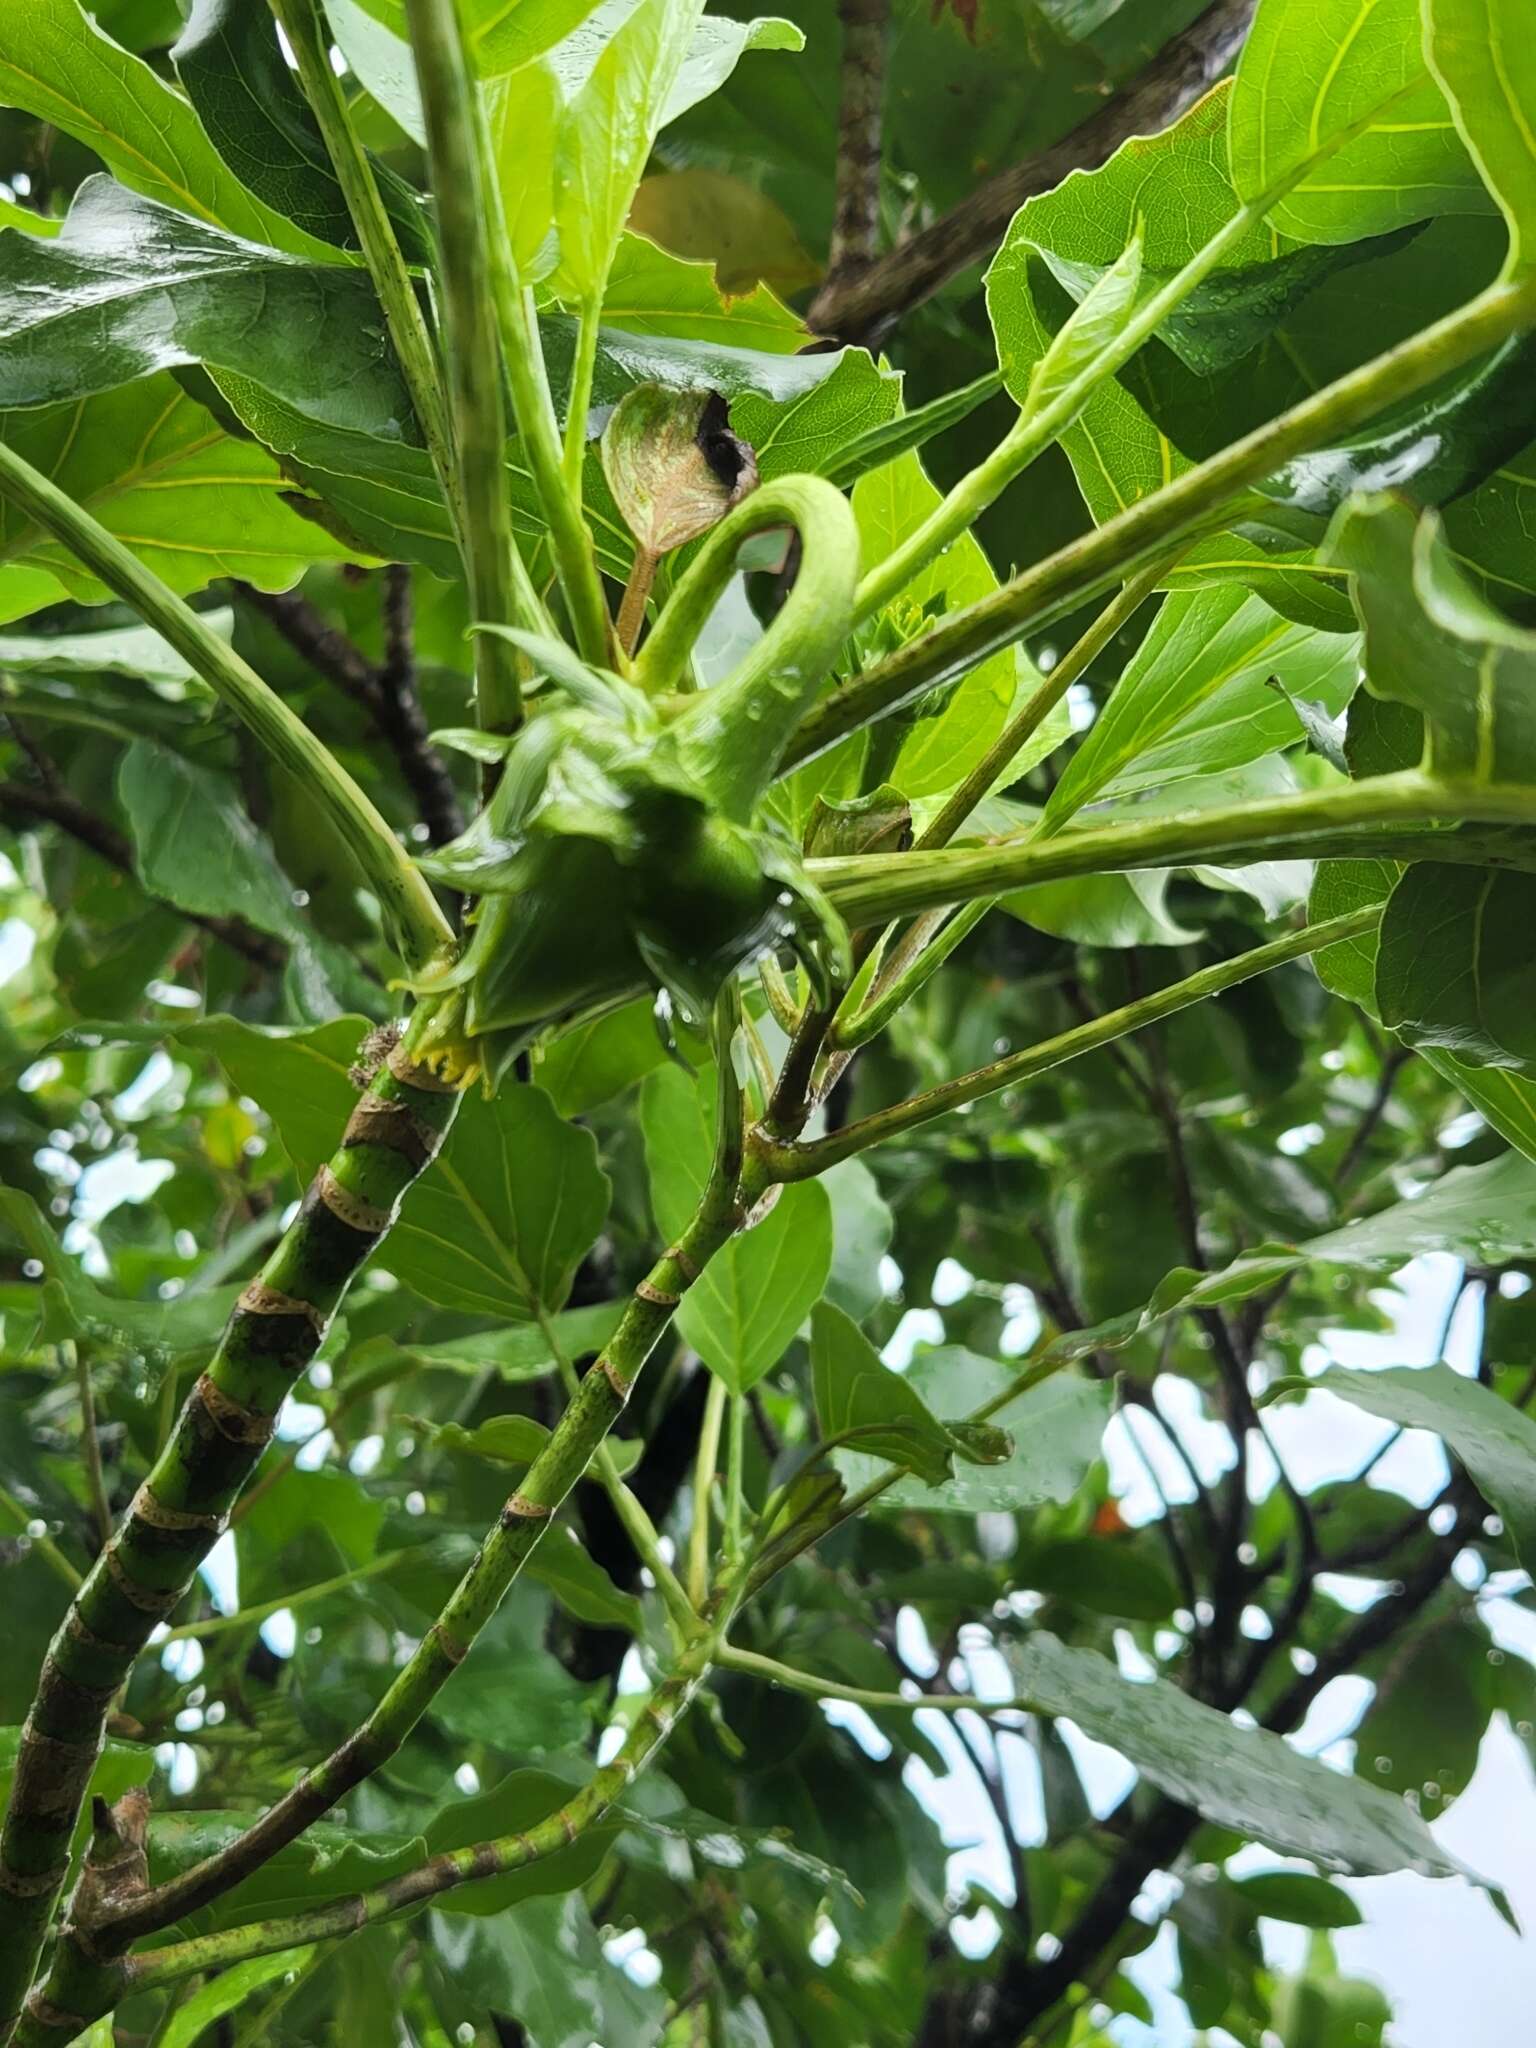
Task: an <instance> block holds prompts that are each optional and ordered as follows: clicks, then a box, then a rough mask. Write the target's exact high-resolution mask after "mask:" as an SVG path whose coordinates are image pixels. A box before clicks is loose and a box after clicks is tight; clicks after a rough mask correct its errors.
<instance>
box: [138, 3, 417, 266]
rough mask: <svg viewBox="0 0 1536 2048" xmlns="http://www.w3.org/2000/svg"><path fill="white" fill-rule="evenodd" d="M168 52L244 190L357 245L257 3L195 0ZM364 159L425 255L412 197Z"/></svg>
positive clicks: (321, 148)
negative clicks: (189, 15)
mask: <svg viewBox="0 0 1536 2048" xmlns="http://www.w3.org/2000/svg"><path fill="white" fill-rule="evenodd" d="M171 57H172V61H173V62H174V63H175V66H176V74H177V76H178V77H179V78H180V80H181V83H182V87H183V89H184V90H185V92H186V95H187V97H188V99H190V100H191V102H192V105H193V107H194V108H195V109H196V110H197V115H198V119H199V120H200V121H201V122H202V125H203V130H204V133H205V134H206V135H207V137H208V139H209V141H210V142H211V143H212V144H213V146H214V147H215V149H217V150H218V152H219V155H220V156H221V157H222V158H223V159H224V161H225V163H226V164H228V165H229V167H230V170H231V172H232V173H233V174H234V175H235V176H236V177H237V178H239V179H241V181H242V182H243V184H244V185H245V186H246V187H247V189H248V190H249V191H250V192H252V193H253V194H254V195H255V196H256V197H257V198H258V199H260V200H261V201H262V202H263V203H264V204H265V205H267V206H269V207H270V208H271V209H272V211H273V212H274V213H278V214H281V215H282V216H283V217H284V219H286V220H290V221H292V222H293V224H294V226H295V227H296V228H299V229H301V230H302V231H303V235H304V237H305V238H306V239H307V238H309V237H313V238H314V239H315V240H316V241H320V242H333V243H335V244H337V245H338V246H339V247H340V248H343V249H355V248H356V247H357V231H356V229H355V228H354V227H353V225H352V216H351V214H350V213H349V212H348V210H347V203H346V199H345V198H344V196H343V194H342V190H341V186H340V185H339V184H338V182H337V179H336V174H335V172H334V171H333V170H332V168H331V160H330V157H329V155H328V154H327V152H326V147H325V144H324V142H323V141H322V140H321V136H320V130H319V127H318V125H317V123H316V121H315V118H314V116H313V114H311V112H310V110H309V106H308V103H307V102H306V101H305V99H304V96H303V94H302V93H301V92H300V90H299V87H298V84H297V82H296V80H295V78H294V75H293V73H292V72H291V71H290V70H289V68H288V66H287V64H286V63H285V62H284V61H283V56H282V52H281V51H280V49H279V47H278V41H277V33H276V26H275V24H274V23H273V22H272V21H271V20H270V19H269V18H268V17H267V16H266V15H264V14H263V13H262V11H261V10H260V8H255V7H245V6H242V5H241V4H240V0H198V4H197V6H196V7H195V8H194V10H193V12H192V15H191V17H190V19H189V20H188V22H187V26H186V29H185V31H184V32H183V34H182V36H181V38H180V40H179V41H178V42H177V44H176V46H175V48H174V49H173V50H172V52H171ZM372 168H373V175H374V178H375V181H376V182H377V184H378V186H379V188H380V192H381V196H382V197H383V199H384V203H385V205H386V207H387V208H388V210H389V214H390V218H391V220H392V221H393V223H394V226H395V231H396V233H397V234H398V235H399V237H400V241H401V246H402V248H403V249H404V251H405V253H406V254H407V255H408V256H409V257H411V258H412V260H414V261H422V260H424V259H425V257H426V255H427V250H428V239H429V238H428V235H427V232H426V219H425V210H424V207H423V204H422V201H421V198H420V196H419V195H418V194H417V193H416V192H415V191H413V190H412V188H411V187H410V186H408V185H407V184H406V183H405V181H404V180H403V179H402V178H399V177H397V176H396V175H395V173H394V172H392V171H391V170H389V168H388V167H387V166H386V165H384V164H381V163H377V162H376V163H375V164H374V165H373V167H372ZM119 175H122V173H121V171H120V172H119ZM124 182H125V183H129V184H131V183H132V182H133V180H132V179H131V178H126V179H125V180H124ZM173 203H174V202H173Z"/></svg>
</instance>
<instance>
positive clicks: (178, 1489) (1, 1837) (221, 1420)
mask: <svg viewBox="0 0 1536 2048" xmlns="http://www.w3.org/2000/svg"><path fill="white" fill-rule="evenodd" d="M433 1029H434V1020H433V1010H432V1007H431V1006H430V1005H423V1006H422V1007H421V1008H420V1009H418V1010H417V1012H416V1015H415V1017H414V1018H413V1019H412V1022H411V1025H410V1027H409V1028H408V1030H407V1032H406V1035H405V1038H404V1039H403V1040H402V1042H401V1043H400V1044H399V1045H398V1046H396V1047H395V1048H394V1050H393V1051H392V1052H391V1053H390V1055H389V1057H388V1060H387V1061H386V1063H385V1064H384V1065H383V1066H382V1067H381V1068H380V1070H379V1072H378V1073H377V1074H376V1075H375V1076H374V1078H373V1080H372V1081H371V1082H370V1084H369V1086H368V1089H367V1091H366V1092H365V1094H364V1095H363V1097H362V1099H361V1100H360V1101H359V1103H358V1105H357V1107H356V1108H355V1109H354V1111H353V1112H352V1115H351V1117H350V1119H349V1120H348V1123H347V1127H346V1130H345V1132H344V1133H343V1136H342V1140H341V1144H340V1146H339V1148H338V1150H337V1151H336V1152H335V1153H334V1154H333V1155H332V1157H331V1160H330V1162H329V1164H328V1165H326V1166H323V1167H322V1168H321V1169H320V1172H319V1173H318V1174H317V1175H316V1177H315V1179H314V1181H313V1182H312V1183H311V1185H310V1187H309V1190H308V1192H307V1193H306V1195H305V1197H304V1200H303V1202H302V1204H301V1205H300V1208H299V1212H298V1214H297V1216H296V1217H295V1219H294V1221H293V1222H292V1223H291V1224H290V1225H289V1227H288V1229H287V1230H286V1231H285V1232H284V1234H283V1236H282V1237H281V1239H280V1240H279V1241H278V1244H277V1247H276V1249H275V1250H274V1251H273V1253H272V1255H271V1256H270V1258H269V1259H268V1260H267V1262H266V1264H265V1265H264V1266H263V1267H262V1269H261V1272H260V1274H259V1275H258V1276H257V1278H256V1279H254V1280H253V1281H252V1282H251V1283H250V1285H249V1286H248V1287H246V1289H245V1290H244V1292H243V1293H242V1294H241V1296H240V1298H239V1301H238V1302H237V1303H236V1306H235V1309H234V1313H233V1315H232V1316H231V1318H230V1321H229V1324H228V1327H227V1328H226V1329H225V1332H224V1335H223V1336H222V1337H221V1338H220V1340H219V1343H218V1345H217V1347H216V1348H215V1350H214V1353H213V1356H212V1358H211V1359H210V1360H209V1363H208V1367H207V1370H206V1371H205V1372H204V1373H203V1374H202V1375H201V1376H200V1377H199V1378H198V1380H197V1382H196V1384H195V1385H194V1386H193V1389H192V1392H191V1393H190V1395H189V1396H188V1397H187V1402H186V1405H185V1406H184V1408H183V1409H182V1411H181V1415H180V1417H179V1419H178V1420H177V1423H176V1427H175V1428H174V1430H173V1431H172V1432H171V1434H170V1437H169V1440H168V1441H167V1443H166V1444H165V1446H164V1447H163V1449H162V1450H161V1452H160V1455H159V1457H158V1458H157V1459H156V1460H155V1463H154V1465H153V1466H152V1467H151V1469H150V1472H149V1476H148V1478H147V1479H145V1481H144V1483H143V1484H142V1485H141V1486H140V1488H139V1490H138V1492H137V1493H136V1494H135V1495H134V1498H133V1502H132V1504H131V1505H130V1507H129V1509H128V1512H127V1514H126V1515H125V1516H124V1517H123V1520H122V1521H121V1522H120V1523H119V1525H118V1527H117V1529H116V1531H115V1532H114V1534H113V1536H112V1539H111V1541H110V1542H109V1543H108V1544H107V1545H106V1546H105V1548H104V1549H103V1550H102V1552H101V1554H100V1556H99V1557H98V1558H97V1559H96V1562H95V1563H94V1564H93V1565H92V1567H91V1570H90V1572H89V1573H88V1575H87V1577H86V1579H85V1581H84V1583H83V1584H82V1585H81V1587H80V1589H79V1591H78V1592H77V1594H76V1596H75V1598H74V1600H73V1601H72V1602H71V1605H70V1609H69V1612H68V1613H67V1615H66V1616H65V1618H64V1622H63V1625H62V1626H61V1627H60V1629H59V1632H58V1634H57V1635H56V1636H55V1637H54V1639H53V1642H52V1644H51V1645H50V1646H49V1650H48V1653H47V1655H46V1657H45V1658H44V1660H43V1667H42V1671H41V1673H40V1675H39V1678H38V1683H37V1692H36V1696H35V1698H34V1700H33V1702H32V1708H31V1711H30V1713H29V1714H28V1716H27V1722H26V1726H25V1728H24V1730H23V1732H22V1737H21V1743H20V1748H19V1751H18V1755H17V1761H16V1774H15V1777H14V1779H13V1781H12V1785H11V1797H10V1806H9V1809H8V1811H7V1813H6V1817H5V1825H4V1832H3V1834H0V1895H3V1896H4V1897H5V1900H6V1903H7V1920H6V1936H7V1939H6V1941H5V1942H4V1943H3V1944H0V2041H3V2040H5V2039H7V2038H8V2036H9V2032H10V2028H11V2024H12V2022H13V2021H14V2020H15V2018H16V2016H17V2014H18V2011H19V2009H20V2007H21V2004H22V2001H23V1999H24V1998H25V1996H26V1994H27V1990H28V1987H29V1985H30V1983H31V1979H32V1973H33V1970H34V1969H35V1967H36V1963H37V1958H38V1955H39V1952H40V1950H41V1948H42V1945H43V1941H44V1939H45V1937H46V1934H47V1931H48V1927H49V1923H50V1921H51V1919H52V1914H53V1907H54V1902H55V1900H56V1899H57V1897H58V1894H59V1891H60V1889H61V1887H62V1886H63V1883H64V1880H65V1877H66V1876H67V1875H68V1870H69V1845H70V1838H71V1835H72V1834H73V1831H74V1825H75V1820H76V1817H77V1815H78V1814H79V1812H80V1807H81V1804H82V1801H83V1800H84V1797H85V1792H86V1787H87V1785H88V1784H89V1781H90V1777H91V1773H92V1771H93V1769H94V1768H95V1764H96V1759H97V1756H98V1754H99V1752H100V1748H101V1740H102V1731H103V1728H104V1725H105V1722H106V1717H107V1713H108V1710H109V1708H110V1706H111V1704H112V1700H113V1698H114V1696H115V1695H116V1693H117V1690H118V1688H119V1687H120V1686H121V1684H122V1683H123V1681H124V1680H125V1679H126V1678H127V1676H128V1674H129V1672H130V1671H131V1670H132V1668H133V1664H134V1661H135V1659H136V1658H137V1657H138V1655H139V1652H140V1651H141V1650H142V1649H143V1648H144V1646H145V1644H146V1643H147V1642H148V1640H149V1638H150V1636H151V1635H152V1634H153V1632H154V1630H155V1629H156V1627H157V1626H158V1625H159V1624H160V1623H161V1622H162V1621H163V1620H165V1619H166V1618H167V1617H168V1616H169V1615H170V1614H171V1613H172V1612H173V1610H174V1609H175V1608H176V1607H178V1606H179V1605H180V1603H181V1601H182V1599H183V1598H184V1597H185V1595H186V1593H187V1591H188V1589H189V1588H190V1586H191V1584H192V1581H193V1578H194V1576H195V1574H196V1571H197V1568H198V1566H199V1565H200V1564H201V1563H202V1561H203V1559H204V1558H205V1557H206V1556H207V1554H208V1552H209V1550H210V1549H211V1548H212V1547H213V1545H214V1543H215V1542H216V1541H217V1540H218V1538H219V1536H220V1534H221V1533H222V1531H223V1530H224V1528H225V1526H226V1523H227V1520H228V1516H229V1512H230V1508H231V1506H232V1505H233V1503H234V1501H235V1499H236V1497H237V1495H238V1494H239V1492H240V1490H241V1488H242V1487H243V1486H244V1484H245V1482H246V1480H247V1479H248V1478H249V1476H250V1474H251V1471H252V1470H253V1468H254V1467H255V1465H256V1463H257V1461H258V1459H259V1458H260V1457H261V1455H262V1452H263V1451H264V1450H265V1449H266V1446H267V1444H268V1442H269V1441H270V1439H271V1436H272V1432H273V1429H274V1427H275V1425H276V1422H277V1416H278V1413H279V1411H280V1410H281V1408H282V1406H283V1402H284V1400H285V1399H286V1397H287V1394H288V1391H289V1389H290V1387H291V1386H292V1385H293V1383H294V1381H295V1380H296V1379H298V1378H299V1376H300V1375H301V1374H302V1373H304V1372H305V1371H306V1370H307V1368H308V1366H309V1363H310V1361H311V1360H312V1359H313V1357H314V1355H315V1353H316V1352H317V1351H318V1350H319V1348H320V1345H321V1343H322V1341H323V1339H324V1337H325V1333H326V1330H327V1328H328V1327H329V1325H330V1321H331V1318H332V1317H333V1316H334V1314H335V1312H336V1309H337V1307H338V1306H339V1304H340V1302H341V1300H342V1297H343V1296H344V1295H345V1293H346V1291H347V1288H348V1287H349V1286H350V1284H351V1282H352V1280H353V1278H354V1277H355V1275H356V1274H357V1273H358V1271H359V1270H360V1269H361V1267H362V1266H363V1264H364V1263H365V1261H366V1260H367V1258H368V1255H369V1254H370V1253H371V1252H372V1250H373V1248H374V1246H375V1245H376V1244H377V1243H378V1242H379V1240H380V1239H381V1238H382V1237H383V1236H384V1235H385V1233H386V1232H387V1231H388V1230H389V1229H390V1227H391V1225H392V1224H393V1222H394V1219H395V1215H396V1213H397V1211H398V1208H399V1204H400V1202H401V1200H402V1198H403V1197H404V1195H405V1192H406V1190H407V1189H408V1188H409V1187H410V1186H411V1185H412V1183H413V1182H414V1181H415V1180H416V1179H417V1178H418V1176H419V1175H420V1174H421V1173H423V1172H424V1171H425V1169H426V1168H427V1166H428V1165H429V1164H430V1163H431V1161H432V1160H433V1158H434V1157H435V1156H436V1154H437V1151H438V1149H439V1147H440V1145H441V1143H442V1140H443V1138H444V1136H445V1135H446V1133H447V1130H448V1127H449V1125H450V1124H451V1123H452V1121H453V1117H454V1114H455V1112H456V1110H457V1108H458V1104H459V1099H460V1090H461V1088H462V1087H463V1086H464V1085H465V1084H466V1083H467V1081H468V1079H469V1077H470V1076H469V1070H468V1069H467V1068H465V1069H463V1070H462V1071H459V1072H457V1073H455V1074H451V1075H449V1076H447V1077H445V1076H444V1074H443V1073H442V1072H441V1071H439V1070H438V1068H436V1067H431V1066H427V1065H425V1064H421V1063H418V1060H417V1058H416V1057H414V1056H413V1055H415V1054H417V1053H420V1054H421V1056H422V1059H423V1060H425V1058H426V1057H427V1052H426V1042H427V1041H428V1040H429V1038H430V1035H431V1033H432V1031H433ZM70 1954H71V1948H70V1944H69V1943H67V1942H63V1943H61V1944H60V1956H61V1965H60V1966H61V1967H63V1968H65V1969H66V1970H67V1969H68V1968H69V1967H70V1966H71V1965H70ZM50 1981H51V1980H50ZM54 2002H56V2003H59V2004H62V2005H63V2006H64V2009H65V2010H66V2011H72V2010H75V2008H73V2007H71V2006H70V2005H69V2004H68V2001H67V2000H66V1999H59V2000H56V2001H54ZM77 2031H78V2030H77Z"/></svg>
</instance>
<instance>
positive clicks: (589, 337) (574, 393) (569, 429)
mask: <svg viewBox="0 0 1536 2048" xmlns="http://www.w3.org/2000/svg"><path fill="white" fill-rule="evenodd" d="M602 310H603V309H602V302H601V300H600V299H595V298H594V299H589V300H588V301H587V302H586V304H585V305H583V306H581V307H580V308H579V309H578V312H577V319H576V353H575V358H574V360H573V361H572V364H571V397H570V405H569V408H568V410H567V412H566V415H565V464H564V467H565V488H566V490H567V491H568V492H569V493H570V495H571V497H572V498H573V499H574V501H575V503H576V507H577V509H578V511H579V510H580V507H581V491H582V472H583V470H584V469H585V467H586V461H587V415H588V414H589V413H590V412H591V410H592V379H593V377H594V375H595V374H596V370H597V331H598V323H599V321H600V319H601V318H602Z"/></svg>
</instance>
